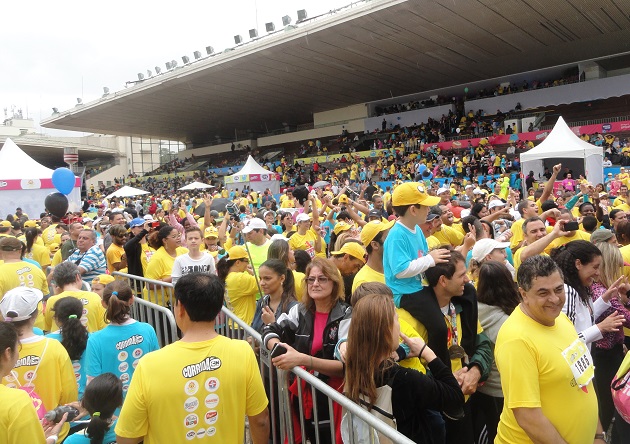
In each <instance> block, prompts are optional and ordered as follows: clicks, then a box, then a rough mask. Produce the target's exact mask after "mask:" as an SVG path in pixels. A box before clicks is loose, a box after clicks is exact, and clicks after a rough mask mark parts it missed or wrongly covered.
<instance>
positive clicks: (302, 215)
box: [295, 213, 311, 222]
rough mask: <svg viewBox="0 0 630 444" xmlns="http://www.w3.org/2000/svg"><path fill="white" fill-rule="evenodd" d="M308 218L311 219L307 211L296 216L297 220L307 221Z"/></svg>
mask: <svg viewBox="0 0 630 444" xmlns="http://www.w3.org/2000/svg"><path fill="white" fill-rule="evenodd" d="M307 220H311V218H310V217H309V216H308V214H306V213H300V214H298V215H297V217H296V218H295V221H296V222H306V221H307Z"/></svg>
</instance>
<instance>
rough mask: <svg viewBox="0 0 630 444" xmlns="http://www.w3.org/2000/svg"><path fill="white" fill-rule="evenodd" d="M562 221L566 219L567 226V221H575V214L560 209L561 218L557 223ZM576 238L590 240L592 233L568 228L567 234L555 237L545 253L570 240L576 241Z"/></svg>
mask: <svg viewBox="0 0 630 444" xmlns="http://www.w3.org/2000/svg"><path fill="white" fill-rule="evenodd" d="M560 221H564V223H565V226H566V224H567V223H570V222H575V220H574V219H573V214H571V211H569V210H567V209H565V208H563V209H561V210H560V219H558V221H557V222H556V223H558V222H560ZM575 240H585V241H588V242H590V241H591V235H590V233H587V232H586V231H582V230H580V229H576V230H570V231H569V230H566V231H565V234H563V235H562V236H560V237H558V238H557V239H554V240H553V242H551V243H550V244H549V245H548V246H547V248H545V253H547V254H549V253H551V250H553V249H554V248H558V247H561V246H562V245H566V244H568V243H569V242H571V241H575Z"/></svg>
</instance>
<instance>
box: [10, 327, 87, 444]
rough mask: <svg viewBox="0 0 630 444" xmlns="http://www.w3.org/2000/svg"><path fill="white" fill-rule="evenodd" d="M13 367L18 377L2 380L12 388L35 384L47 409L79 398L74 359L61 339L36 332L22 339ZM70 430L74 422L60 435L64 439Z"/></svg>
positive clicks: (67, 425)
mask: <svg viewBox="0 0 630 444" xmlns="http://www.w3.org/2000/svg"><path fill="white" fill-rule="evenodd" d="M38 363H39V364H38ZM13 371H14V372H15V375H17V380H16V379H14V376H13V374H9V375H8V376H5V377H4V378H3V379H2V384H4V385H6V386H7V387H10V388H17V387H20V386H29V387H30V386H32V387H33V391H34V392H35V393H37V394H38V395H39V397H40V399H41V400H42V403H43V404H44V408H45V409H46V410H47V411H49V410H53V409H54V408H56V407H57V406H60V405H64V404H67V403H69V402H73V401H76V400H77V399H78V397H79V392H78V389H77V382H76V379H75V377H74V369H73V368H72V361H71V360H70V357H69V356H68V352H67V351H66V349H65V348H64V347H63V345H61V342H59V341H55V340H54V339H48V338H45V337H43V336H35V337H32V338H28V340H24V341H21V344H20V359H18V361H17V363H16V365H15V367H14V369H13ZM33 372H36V373H35V377H34V378H32V379H31V381H30V384H29V381H28V380H27V376H28V375H32V374H33ZM4 403H5V399H4V398H2V404H4ZM69 431H70V424H69V423H66V424H64V425H63V426H62V428H61V432H59V439H60V440H63V439H64V438H65V437H66V436H67V435H68V432H69ZM19 438H20V440H18V441H16V442H24V443H26V442H28V441H25V440H24V439H25V437H23V436H20V437H19Z"/></svg>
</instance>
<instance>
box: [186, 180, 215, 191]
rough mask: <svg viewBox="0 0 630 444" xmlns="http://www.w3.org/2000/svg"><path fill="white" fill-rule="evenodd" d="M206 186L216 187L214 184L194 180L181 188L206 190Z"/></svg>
mask: <svg viewBox="0 0 630 444" xmlns="http://www.w3.org/2000/svg"><path fill="white" fill-rule="evenodd" d="M206 188H215V186H214V185H208V184H207V183H203V182H193V183H189V184H188V185H186V186H185V187H181V188H180V189H179V190H180V191H181V190H205V189H206Z"/></svg>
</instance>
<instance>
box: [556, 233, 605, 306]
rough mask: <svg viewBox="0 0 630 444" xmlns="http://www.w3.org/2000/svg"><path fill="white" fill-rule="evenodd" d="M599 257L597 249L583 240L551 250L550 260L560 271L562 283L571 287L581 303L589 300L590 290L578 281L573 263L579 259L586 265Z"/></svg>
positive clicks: (576, 270)
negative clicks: (554, 262) (562, 276)
mask: <svg viewBox="0 0 630 444" xmlns="http://www.w3.org/2000/svg"><path fill="white" fill-rule="evenodd" d="M601 255H602V252H601V251H599V248H597V247H596V246H595V245H593V244H592V243H590V242H588V241H585V240H576V241H572V242H569V243H568V244H566V245H563V246H561V247H559V248H554V249H553V250H551V258H552V259H553V260H554V261H556V263H557V264H558V266H559V267H560V269H561V270H562V274H563V275H564V283H565V284H567V285H568V286H570V287H573V289H574V290H575V291H576V292H577V293H578V295H579V296H580V299H581V301H582V302H583V303H588V301H589V299H590V298H591V290H590V288H589V287H587V286H586V285H584V284H583V283H582V281H581V280H580V275H579V273H578V269H577V267H576V266H575V261H576V260H578V259H579V261H580V262H581V263H582V264H584V265H586V264H590V263H591V262H592V261H593V260H594V259H595V258H596V257H599V256H601Z"/></svg>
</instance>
